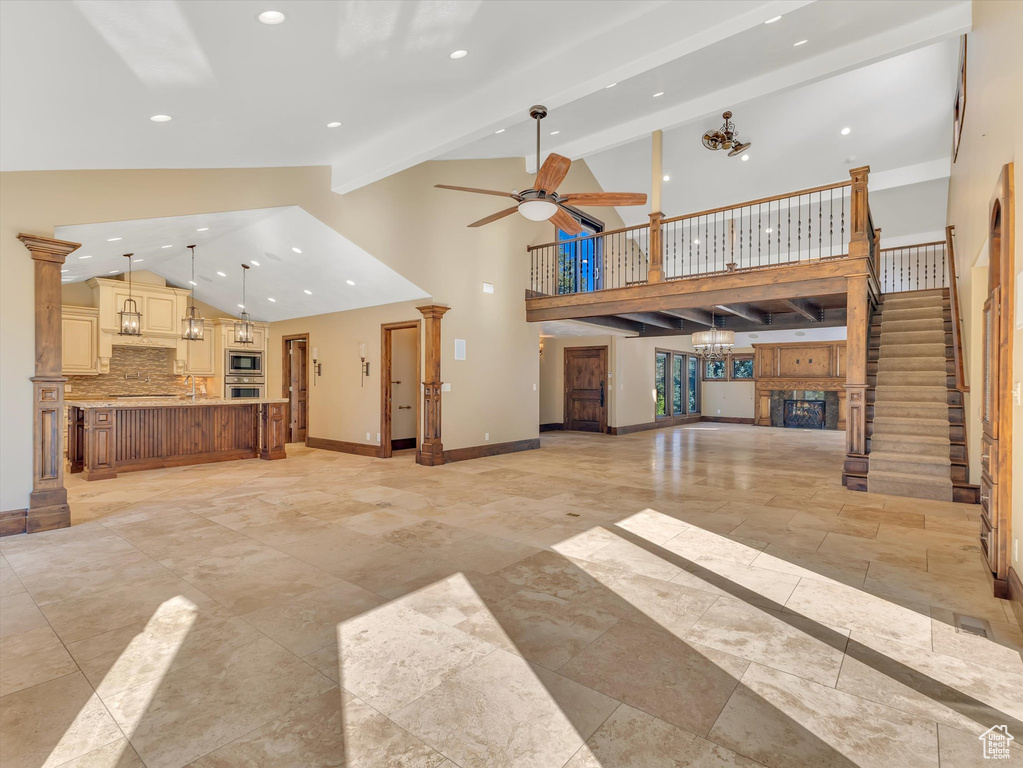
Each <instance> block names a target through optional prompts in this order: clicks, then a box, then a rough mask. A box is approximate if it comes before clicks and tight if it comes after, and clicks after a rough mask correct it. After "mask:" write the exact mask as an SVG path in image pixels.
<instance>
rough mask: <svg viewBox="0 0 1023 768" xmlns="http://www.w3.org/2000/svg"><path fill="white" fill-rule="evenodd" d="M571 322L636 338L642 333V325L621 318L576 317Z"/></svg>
mask: <svg viewBox="0 0 1023 768" xmlns="http://www.w3.org/2000/svg"><path fill="white" fill-rule="evenodd" d="M572 319H573V320H575V321H577V322H580V323H588V324H590V325H599V326H601V327H602V328H613V329H614V330H616V331H628V332H629V333H635V334H636V335H637V336H638V335H641V334H642V333H643V324H642V323H637V322H635V321H633V320H626V319H624V318H622V317H614V316H609V317H576V318H572Z"/></svg>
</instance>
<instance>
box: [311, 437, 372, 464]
mask: <svg viewBox="0 0 1023 768" xmlns="http://www.w3.org/2000/svg"><path fill="white" fill-rule="evenodd" d="M305 444H306V445H307V446H308V447H310V448H320V449H322V450H324V451H337V452H338V453H352V454H355V455H356V456H372V457H373V458H375V459H379V458H380V446H379V445H367V444H366V443H350V442H348V441H346V440H329V439H327V438H326V437H307V438H306V439H305Z"/></svg>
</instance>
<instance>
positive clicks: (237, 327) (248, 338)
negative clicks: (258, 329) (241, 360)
mask: <svg viewBox="0 0 1023 768" xmlns="http://www.w3.org/2000/svg"><path fill="white" fill-rule="evenodd" d="M248 271H249V265H248V264H242V303H241V308H242V311H241V314H239V315H238V321H237V322H236V323H235V324H234V340H235V342H236V343H238V344H252V343H253V341H254V340H255V333H254V329H253V327H252V318H250V317H249V313H248V312H246V311H245V273H246V272H248Z"/></svg>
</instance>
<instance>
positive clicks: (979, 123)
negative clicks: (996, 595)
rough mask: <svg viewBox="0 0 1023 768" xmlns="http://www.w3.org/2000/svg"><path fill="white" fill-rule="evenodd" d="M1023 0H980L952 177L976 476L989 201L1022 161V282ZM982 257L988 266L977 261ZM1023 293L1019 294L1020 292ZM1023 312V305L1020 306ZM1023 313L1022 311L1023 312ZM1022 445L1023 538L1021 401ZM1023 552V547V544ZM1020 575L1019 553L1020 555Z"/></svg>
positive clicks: (1016, 271) (1019, 467) (1019, 469)
mask: <svg viewBox="0 0 1023 768" xmlns="http://www.w3.org/2000/svg"><path fill="white" fill-rule="evenodd" d="M1021 30H1023V3H1018V2H1001V1H1000V0H974V3H973V29H972V31H971V32H970V34H969V40H968V48H969V54H968V59H967V89H966V117H965V120H964V122H963V133H962V143H961V145H960V148H959V156H958V159H957V161H956V162H955V163H954V164H953V166H952V176H951V179H950V182H949V201H948V223H949V224H954V225H955V228H956V240H955V246H956V263H957V265H958V267H959V274H960V285H959V294H960V298H961V300H962V304H963V323H964V325H965V329H964V331H965V332H964V336H965V337H966V339H967V340H968V347H967V350H966V353H967V356H968V358H969V375H970V380H969V383H970V385H971V388H972V392H971V394H970V396H969V397H968V399H967V409H966V411H967V418H968V419H969V433H968V440H969V448H970V460H971V468H970V480H971V481H972V482H978V480H979V477H980V470H979V465H978V462H979V457H980V425H979V415H978V408H979V406H980V389H979V385H980V362H979V359H980V354H981V345H980V330H979V325H980V320H981V317H982V311H983V302H984V297H985V296H986V293H987V290H986V282H987V276H988V271H987V269H986V267H985V266H983V264H986V261H984V259H985V252H986V241H987V228H988V206H989V203H990V200H991V195H992V192H993V191H994V187H995V184H996V182H997V180H998V175H999V173H1000V171H1001V168H1002V166H1003V165H1004V164H1006V163H1009V162H1013V161H1015V162H1016V206H1015V219H1016V249H1015V266H1014V268H1013V270H1012V273H1013V274H1012V276H1011V277H1010V278H1009V279H1013V278H1014V279H1015V284H1016V285H1019V283H1020V269H1021V268H1023V255H1021V248H1023V244H1021V237H1020V226H1021V223H1023V194H1021V193H1020V185H1019V180H1020V167H1021V165H1023V98H1021V97H1020V83H1023V46H1021V45H1020V41H1021ZM978 260H981V261H982V262H983V263H982V264H981V265H978V264H977V261H978ZM1015 295H1016V296H1017V297H1019V291H1018V290H1017V291H1016V292H1015ZM1015 312H1016V313H1020V312H1023V307H1015ZM1017 316H1018V314H1017ZM1013 345H1014V358H1013V376H1012V379H1013V380H1012V382H1006V383H1005V386H1014V385H1016V384H1017V383H1018V382H1019V381H1020V380H1021V379H1023V333H1020V331H1019V330H1016V331H1015V333H1014V336H1013ZM1012 422H1013V431H1014V432H1015V435H1016V444H1017V448H1016V450H1015V451H1014V452H1013V458H1012V474H1013V478H1014V483H1013V485H1014V487H1015V492H1014V494H1013V499H1012V501H1013V504H1012V506H1013V512H1012V515H1013V518H1012V526H1013V536H1014V538H1015V539H1017V540H1019V539H1021V538H1023V483H1021V482H1020V478H1023V447H1021V443H1020V441H1021V440H1023V410H1021V407H1020V405H1019V404H1016V405H1015V406H1014V408H1013V412H1012ZM1021 549H1023V548H1021ZM1013 567H1014V568H1015V569H1016V570H1017V572H1019V571H1020V570H1021V563H1020V559H1019V557H1018V556H1017V557H1015V558H1013Z"/></svg>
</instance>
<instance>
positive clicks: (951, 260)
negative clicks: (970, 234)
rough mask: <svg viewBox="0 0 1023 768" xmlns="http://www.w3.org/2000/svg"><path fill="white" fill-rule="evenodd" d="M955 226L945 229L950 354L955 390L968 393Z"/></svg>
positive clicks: (950, 225)
mask: <svg viewBox="0 0 1023 768" xmlns="http://www.w3.org/2000/svg"><path fill="white" fill-rule="evenodd" d="M954 232H955V226H953V225H952V224H949V225H948V226H947V227H945V251H946V253H947V256H948V258H947V259H946V261H947V262H948V295H949V304H950V305H951V309H952V354H953V357H954V359H955V371H956V389H958V390H959V391H960V392H969V391H970V387H969V385H967V383H966V372H965V370H964V366H963V328H962V323H963V318H962V314H961V311H960V309H959V283H958V281H957V280H956V257H955V247H954V246H953V244H952V235H953V234H954Z"/></svg>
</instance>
